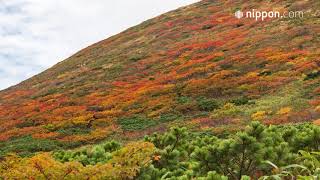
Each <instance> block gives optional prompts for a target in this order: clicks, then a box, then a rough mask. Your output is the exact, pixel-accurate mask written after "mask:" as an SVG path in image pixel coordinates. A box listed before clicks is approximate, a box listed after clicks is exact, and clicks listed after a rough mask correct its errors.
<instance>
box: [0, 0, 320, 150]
mask: <svg viewBox="0 0 320 180" xmlns="http://www.w3.org/2000/svg"><path fill="white" fill-rule="evenodd" d="M319 6H320V2H319V1H317V0H313V1H300V2H294V1H289V0H287V1H270V2H261V1H255V2H250V3H248V2H246V1H212V0H204V1H201V2H199V3H196V4H193V5H190V6H187V7H183V8H180V9H178V10H175V11H172V12H169V13H166V14H164V15H161V16H159V17H156V18H154V19H151V20H148V21H146V22H144V23H142V24H140V25H138V26H136V27H133V28H130V29H128V30H126V31H124V32H122V33H120V34H118V35H116V36H113V37H111V38H108V39H106V40H103V41H101V42H99V43H96V44H94V45H92V46H90V47H88V48H86V49H83V50H82V51H80V52H78V53H76V54H75V55H73V56H72V57H70V58H68V59H66V60H64V61H62V62H61V63H59V64H57V65H55V66H54V67H52V68H50V69H48V70H46V71H45V72H43V73H41V74H39V75H37V76H35V77H33V78H31V79H28V80H26V81H24V82H22V83H21V84H19V85H17V86H14V87H11V88H9V89H7V90H5V91H2V92H0V140H1V141H3V143H2V144H1V145H0V146H1V147H2V148H4V147H6V146H8V144H7V142H10V143H15V144H19V143H25V142H30V141H36V142H38V141H39V142H40V144H41V143H48V144H51V145H52V146H51V147H52V148H49V149H44V150H51V149H53V148H56V147H60V146H63V147H74V146H78V145H81V144H86V143H94V142H96V141H99V140H103V139H105V138H120V139H134V138H139V137H142V136H143V135H144V134H148V133H149V132H153V131H163V130H164V129H166V128H167V127H168V126H172V125H184V126H189V127H192V128H195V129H208V128H210V127H213V128H214V130H215V131H217V132H219V131H222V130H224V129H226V128H228V129H234V128H239V127H242V126H243V125H246V124H248V122H250V121H252V120H259V121H262V122H265V123H269V124H270V123H271V124H279V123H291V122H294V123H295V122H302V121H315V120H317V119H318V118H319V117H320V116H319V112H320V98H319V94H320V88H319V83H320V81H319V76H320V69H319V66H320V59H319V55H320V49H319V45H320V36H319V34H320V20H319V15H317V14H315V12H316V9H315V8H316V7H319ZM238 8H241V9H248V10H251V9H260V10H270V9H278V10H281V11H290V10H303V11H304V12H307V13H308V14H306V15H305V17H304V18H302V19H300V18H292V19H267V20H265V21H255V20H254V19H245V18H243V19H237V18H235V17H234V15H233V13H234V12H235V11H236V10H237V9H238ZM299 8H302V9H299ZM30 136H31V137H30ZM40 150H43V149H40ZM13 151H16V150H15V149H13Z"/></svg>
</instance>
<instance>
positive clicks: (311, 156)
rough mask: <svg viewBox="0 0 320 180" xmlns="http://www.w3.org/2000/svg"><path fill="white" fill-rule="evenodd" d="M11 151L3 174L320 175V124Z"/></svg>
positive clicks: (183, 132) (179, 132)
mask: <svg viewBox="0 0 320 180" xmlns="http://www.w3.org/2000/svg"><path fill="white" fill-rule="evenodd" d="M120 146H121V145H120V144H119V143H116V142H113V141H112V142H107V143H104V144H101V145H96V146H94V147H91V148H83V149H80V150H74V151H59V152H55V153H53V155H50V154H38V155H36V156H34V157H32V158H20V157H18V156H16V155H8V156H7V157H6V158H4V160H2V162H1V166H0V175H1V176H0V177H2V178H4V179H150V180H151V179H152V180H153V179H181V180H183V179H210V180H215V179H217V180H219V179H250V177H251V178H253V179H259V178H260V179H281V178H282V179H285V178H289V179H290V178H292V177H295V178H298V179H315V178H317V177H320V169H319V168H320V162H319V159H320V153H317V152H319V147H320V128H319V127H317V126H314V125H311V124H301V125H288V126H268V127H266V126H264V125H262V124H260V123H257V122H254V123H252V124H251V125H250V126H248V127H247V128H246V129H245V130H244V131H241V132H238V133H236V134H230V135H224V136H223V137H217V136H214V135H213V134H212V133H211V132H201V133H199V132H189V131H188V130H187V129H186V128H172V129H171V130H170V131H169V132H167V133H165V134H154V135H151V136H148V137H146V138H145V142H136V143H130V144H127V145H125V146H123V147H120Z"/></svg>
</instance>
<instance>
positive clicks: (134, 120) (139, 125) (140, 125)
mask: <svg viewBox="0 0 320 180" xmlns="http://www.w3.org/2000/svg"><path fill="white" fill-rule="evenodd" d="M118 123H119V124H120V126H121V128H122V129H123V130H127V131H135V130H143V129H146V128H148V127H151V126H155V125H156V122H155V121H153V120H151V119H147V118H144V117H141V116H132V117H125V118H121V119H119V120H118Z"/></svg>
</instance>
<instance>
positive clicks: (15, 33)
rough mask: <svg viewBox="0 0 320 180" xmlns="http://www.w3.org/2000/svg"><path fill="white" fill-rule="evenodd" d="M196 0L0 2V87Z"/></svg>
mask: <svg viewBox="0 0 320 180" xmlns="http://www.w3.org/2000/svg"><path fill="white" fill-rule="evenodd" d="M197 1H198V0H136V1H133V0H90V1H89V0H0V90H1V89H5V88H8V87H10V86H12V85H15V84H17V83H19V82H21V81H23V80H25V79H28V78H30V77H32V76H33V75H36V74H38V73H40V72H42V71H44V70H46V69H48V68H49V67H51V66H53V65H54V64H56V63H58V62H59V61H62V60H64V59H66V58H68V57H69V56H71V55H72V54H74V53H76V52H77V51H79V50H81V49H83V48H85V47H87V46H89V45H91V44H93V43H95V42H98V41H100V40H103V39H106V38H108V37H110V36H112V35H115V34H118V33H119V32H121V31H123V30H125V29H127V28H129V27H132V26H134V25H137V24H139V23H141V22H143V21H145V20H147V19H150V18H152V17H155V16H158V15H160V14H162V13H165V12H167V11H170V10H174V9H176V8H178V7H181V6H185V5H188V4H191V3H194V2H197Z"/></svg>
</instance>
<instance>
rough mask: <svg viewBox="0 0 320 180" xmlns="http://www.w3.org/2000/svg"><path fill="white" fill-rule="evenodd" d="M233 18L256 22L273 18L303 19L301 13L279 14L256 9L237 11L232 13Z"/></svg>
mask: <svg viewBox="0 0 320 180" xmlns="http://www.w3.org/2000/svg"><path fill="white" fill-rule="evenodd" d="M234 16H235V17H236V18H238V19H241V18H250V19H255V20H256V21H259V20H261V21H264V20H266V19H267V18H270V19H275V18H303V17H304V12H303V11H289V12H283V13H281V12H279V11H259V10H256V9H252V10H251V11H245V12H243V11H241V10H238V11H236V12H235V13H234Z"/></svg>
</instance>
